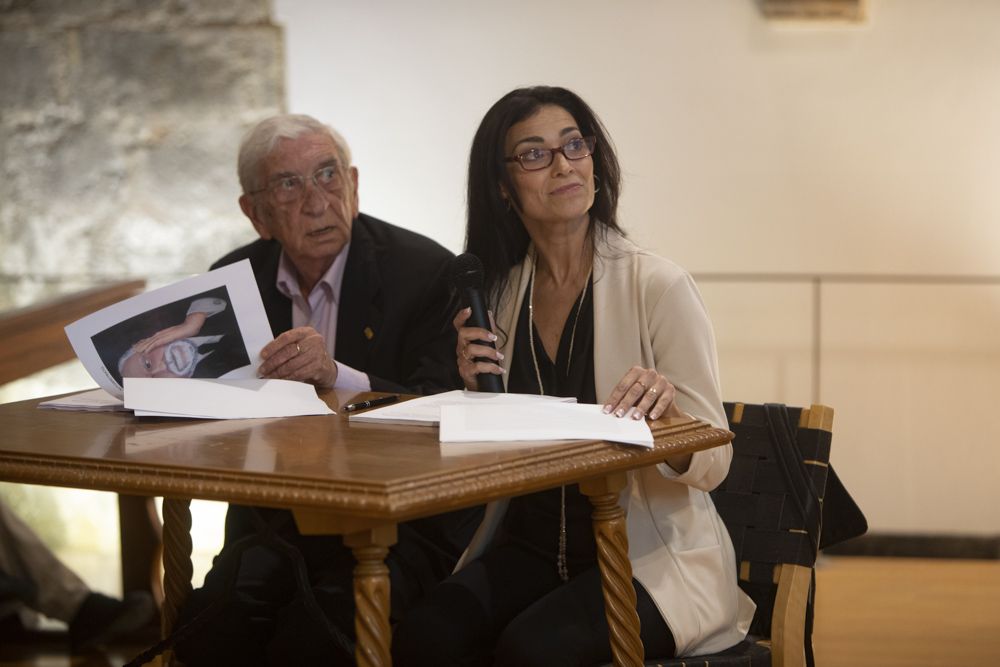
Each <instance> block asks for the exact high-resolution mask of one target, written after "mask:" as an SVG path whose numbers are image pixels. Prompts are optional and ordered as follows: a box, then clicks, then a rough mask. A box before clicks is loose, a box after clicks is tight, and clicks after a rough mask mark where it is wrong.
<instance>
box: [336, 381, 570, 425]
mask: <svg viewBox="0 0 1000 667" xmlns="http://www.w3.org/2000/svg"><path fill="white" fill-rule="evenodd" d="M552 402H557V403H575V402H576V399H575V398H560V397H558V396H537V395H535V394H493V393H489V392H480V391H464V390H462V389H457V390H455V391H449V392H445V393H443V394H434V395H433V396H423V397H421V398H414V399H412V400H409V401H403V402H401V403H393V404H392V405H387V406H385V407H384V408H376V409H375V410H367V411H365V412H359V413H357V414H352V415H351V416H350V418H349V419H350V421H352V422H361V423H370V424H408V425H415V426H437V425H438V423H440V421H441V406H443V405H507V406H515V405H538V404H547V403H552Z"/></svg>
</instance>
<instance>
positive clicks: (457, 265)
mask: <svg viewBox="0 0 1000 667" xmlns="http://www.w3.org/2000/svg"><path fill="white" fill-rule="evenodd" d="M450 273H451V284H452V285H453V286H454V287H455V289H458V290H462V289H467V288H470V287H471V288H479V289H482V287H483V279H484V276H483V263H482V262H481V261H480V260H479V258H478V257H476V256H475V255H473V254H472V253H471V252H466V253H462V254H461V255H459V256H458V257H456V258H455V259H453V260H451V270H450Z"/></svg>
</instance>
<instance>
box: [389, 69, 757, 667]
mask: <svg viewBox="0 0 1000 667" xmlns="http://www.w3.org/2000/svg"><path fill="white" fill-rule="evenodd" d="M619 189H620V174H619V167H618V162H617V158H616V157H615V154H614V152H613V150H612V146H611V142H610V141H609V140H608V138H607V136H606V134H605V131H604V129H603V127H602V125H601V123H600V121H599V120H598V119H597V117H596V116H595V115H594V113H593V111H591V109H590V108H589V107H588V106H587V104H586V103H585V102H583V100H581V99H580V98H579V97H577V96H576V95H575V94H573V93H572V92H570V91H568V90H565V89H562V88H549V87H537V88H527V89H519V90H515V91H513V92H511V93H509V94H507V95H506V96H504V97H503V98H502V99H500V100H499V101H498V102H497V103H496V104H494V105H493V107H492V108H491V109H490V110H489V111H488V112H487V114H486V117H485V118H484V119H483V121H482V124H481V125H480V127H479V130H478V131H477V133H476V136H475V139H474V140H473V145H472V153H471V156H470V160H469V192H468V202H469V218H468V220H469V222H468V227H467V241H468V243H467V245H468V248H467V249H468V251H469V252H471V253H473V254H475V255H478V256H479V257H480V259H482V261H483V265H484V273H485V283H486V291H487V295H488V300H489V302H490V305H491V307H492V308H493V310H494V311H495V313H496V327H495V328H496V330H497V333H498V336H494V335H493V334H490V333H489V332H487V331H485V330H483V329H478V328H473V327H465V326H464V324H465V321H466V320H467V319H468V317H469V311H468V309H466V310H464V311H460V312H459V313H458V315H457V316H456V318H455V326H456V328H458V347H457V350H456V353H457V359H458V367H459V371H460V373H461V375H462V378H463V380H464V381H465V385H466V387H467V388H469V389H474V388H475V386H476V375H477V374H478V373H495V374H501V375H502V376H504V377H505V379H506V385H507V390H508V391H511V392H521V393H542V394H552V395H560V396H575V397H576V398H577V400H578V401H580V402H585V403H596V402H597V401H598V399H601V400H602V401H603V404H604V410H605V412H607V413H611V412H614V414H615V415H617V416H618V417H623V418H631V419H641V418H643V417H644V416H647V415H648V416H649V417H650V418H651V419H657V418H659V417H661V416H672V415H682V414H684V413H685V412H686V413H689V414H691V415H693V416H695V417H698V418H700V419H703V420H706V421H709V422H711V423H713V424H715V425H717V426H725V423H726V422H725V416H724V413H723V410H722V401H721V398H720V394H719V385H718V379H717V364H716V358H715V347H714V339H713V334H712V330H711V326H710V324H709V321H708V318H707V315H706V313H705V309H704V306H703V304H702V302H701V299H700V296H699V294H698V292H697V289H696V288H695V286H694V283H693V282H692V280H691V278H690V276H689V275H688V274H687V273H686V272H684V271H683V270H682V269H681V268H679V267H678V266H676V265H675V264H673V263H671V262H669V261H667V260H665V259H661V258H659V257H656V256H653V255H651V254H649V253H646V252H644V251H642V250H640V249H639V248H637V247H636V246H635V245H633V244H632V243H630V242H629V241H628V240H626V239H625V238H624V236H623V233H622V231H621V228H620V227H619V226H618V221H617V216H616V213H617V210H616V209H617V202H618V193H619ZM487 338H489V339H490V340H495V341H496V344H497V349H496V350H494V349H492V348H490V347H487V346H485V345H481V344H478V343H477V341H480V340H485V339H487ZM477 358H479V360H477ZM482 358H486V359H487V360H483V359H482ZM731 457H732V449H731V447H729V446H725V447H718V448H715V449H710V450H707V451H703V452H698V453H695V454H693V455H690V454H689V455H683V456H675V457H672V458H669V459H667V462H666V463H665V464H660V465H657V466H650V467H648V468H643V469H641V470H638V471H636V472H634V473H631V474H630V479H629V486H628V488H627V489H626V490H625V491H624V492H623V494H622V497H621V499H620V502H621V504H622V505H623V506H624V507H625V508H626V511H627V516H628V519H627V521H628V534H629V557H630V560H631V561H632V569H633V574H634V580H633V583H634V585H635V588H636V594H637V598H638V611H639V617H640V621H641V627H642V630H641V638H642V641H643V644H644V646H645V649H646V653H647V655H649V656H651V657H652V656H656V657H668V656H674V655H693V654H703V653H710V652H714V651H719V650H722V649H725V648H727V647H729V646H731V645H733V644H736V643H738V642H739V641H740V640H742V639H743V637H744V635H745V634H746V630H747V628H748V627H749V623H750V619H751V617H752V615H753V603H752V602H751V601H750V599H749V598H747V597H746V596H745V595H744V594H743V593H742V592H741V591H740V590H739V588H738V586H737V583H736V572H735V568H734V566H733V563H734V555H733V548H732V544H731V543H730V540H729V535H728V533H727V532H726V528H725V526H724V525H723V523H722V521H721V519H720V518H719V516H718V514H717V513H716V511H715V507H714V506H713V504H712V501H711V498H710V497H709V495H708V491H710V490H711V489H712V488H714V487H715V486H716V485H718V484H719V483H720V482H721V481H722V480H723V479H724V477H725V475H726V473H727V471H728V469H729V462H730V459H731ZM503 509H504V507H503V505H496V506H494V508H492V509H491V510H490V511H488V513H487V518H486V519H484V522H483V525H482V526H480V529H479V531H478V532H477V533H476V536H475V538H474V539H473V542H472V544H471V545H470V547H469V551H468V552H467V554H466V556H465V557H464V558H463V561H462V563H463V564H464V567H461V569H459V571H458V572H457V573H456V574H454V575H452V577H450V578H449V579H448V580H446V581H445V582H444V583H442V584H441V585H440V586H439V587H438V588H437V589H436V590H435V591H434V592H433V593H432V594H431V595H430V596H429V598H428V599H427V600H426V601H424V603H422V604H421V605H419V606H418V607H417V608H416V609H414V610H413V611H412V612H411V613H410V614H409V615H408V616H407V617H405V618H404V619H403V621H402V623H401V624H400V625H399V627H398V628H397V630H396V635H395V638H394V645H393V651H394V656H395V658H396V660H397V664H399V665H402V666H403V667H406V666H408V665H432V664H433V665H479V664H496V665H518V666H524V665H536V664H537V665H547V666H552V665H589V664H601V663H603V662H606V661H608V660H610V658H611V648H610V643H609V641H608V632H607V624H606V621H605V618H604V604H603V599H602V596H601V587H600V586H601V584H600V575H599V571H598V568H597V559H596V548H595V544H594V538H593V534H592V531H591V524H590V514H591V507H590V504H589V501H588V500H587V499H586V497H584V496H583V495H581V494H580V492H579V490H578V489H577V487H576V486H572V487H565V488H563V489H555V490H552V491H547V492H542V493H535V494H531V495H528V496H523V497H519V498H514V499H512V500H510V501H509V503H508V504H507V506H506V508H505V509H506V511H505V512H504V511H503ZM490 518H493V519H494V521H493V522H492V525H491V521H490Z"/></svg>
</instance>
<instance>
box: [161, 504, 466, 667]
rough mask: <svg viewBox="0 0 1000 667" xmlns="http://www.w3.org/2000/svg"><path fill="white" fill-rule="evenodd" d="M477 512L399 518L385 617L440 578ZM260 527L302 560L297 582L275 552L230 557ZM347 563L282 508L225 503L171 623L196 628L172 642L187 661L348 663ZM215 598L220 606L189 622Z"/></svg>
mask: <svg viewBox="0 0 1000 667" xmlns="http://www.w3.org/2000/svg"><path fill="white" fill-rule="evenodd" d="M481 517H482V507H476V508H470V509H468V510H459V511H455V512H449V513H446V514H441V515H437V516H434V517H429V518H427V519H420V520H416V521H408V522H404V523H401V524H399V525H398V527H397V529H398V541H397V543H396V544H395V545H393V546H392V547H391V548H390V549H389V555H388V556H387V557H386V565H387V566H388V568H389V578H390V594H391V603H390V605H391V606H390V611H391V619H390V620H392V621H395V620H397V618H398V615H399V614H402V613H404V612H405V611H406V610H407V609H409V608H410V607H411V606H412V605H413V604H414V603H415V602H416V601H417V600H418V599H420V598H421V597H422V596H424V595H425V594H427V593H428V592H429V591H431V590H433V588H434V586H435V585H436V584H437V583H439V582H440V581H442V580H443V579H445V578H446V577H447V576H448V575H449V573H450V572H451V570H452V569H453V568H454V565H455V563H456V562H457V560H458V557H459V555H460V554H461V552H462V550H463V549H464V547H465V545H466V544H467V543H468V541H469V539H471V537H472V533H473V532H474V531H475V528H476V526H478V525H479V521H480V519H481ZM265 524H266V525H268V526H269V527H270V530H271V531H273V533H274V534H275V535H277V536H278V537H280V538H281V539H282V541H283V542H284V544H285V545H286V546H287V548H288V549H291V550H293V551H294V552H295V553H296V554H297V559H298V560H301V563H302V567H303V569H304V571H305V579H306V582H305V583H304V584H302V583H301V582H300V579H301V577H297V576H296V568H295V567H294V564H293V562H292V561H291V560H290V559H289V558H288V557H287V556H284V555H283V554H282V551H281V550H280V549H275V548H271V547H268V546H266V545H261V546H253V547H251V548H249V549H247V550H246V551H245V552H242V554H241V556H240V557H239V558H232V557H230V556H229V554H231V553H232V550H231V547H234V546H235V545H238V544H240V543H241V542H242V541H243V540H244V538H246V537H247V536H250V535H253V534H254V533H256V532H257V531H258V530H260V529H261V526H263V525H265ZM354 565H355V561H354V556H353V554H352V553H351V551H350V549H348V548H347V547H346V546H345V545H344V544H343V541H342V540H341V538H340V537H325V536H323V537H321V536H303V535H300V534H299V533H298V531H297V530H296V529H295V526H294V521H293V520H292V517H291V513H290V512H286V511H283V510H269V509H263V508H249V507H241V506H236V505H233V506H231V507H230V511H229V514H228V515H227V518H226V545H225V547H224V548H223V550H222V552H221V553H220V554H219V556H217V557H216V560H215V563H214V564H213V567H212V569H211V570H210V571H209V573H208V574H207V575H206V577H205V584H204V586H202V588H199V589H197V590H195V591H194V592H193V593H192V595H191V596H190V598H189V599H188V601H187V603H186V604H185V606H184V608H183V609H182V610H181V614H180V619H179V625H184V624H186V623H190V622H191V621H194V623H192V626H195V627H197V626H200V627H197V632H195V633H193V634H191V635H190V636H188V637H185V638H184V639H183V640H182V641H179V642H178V643H177V655H178V656H179V657H180V658H181V659H182V661H183V662H184V663H185V664H187V665H189V667H209V666H211V667H221V666H227V665H234V666H235V665H240V667H251V666H253V665H312V664H325V665H334V666H337V665H353V664H354V656H353V653H354V639H355V638H354V586H353V573H354ZM222 599H224V600H226V602H225V607H224V609H223V610H222V611H221V613H215V614H213V615H211V617H210V620H209V621H208V622H207V623H202V622H201V621H200V620H195V619H199V618H203V617H204V616H205V612H206V610H209V612H207V613H211V607H212V606H213V605H218V603H217V602H216V601H218V600H222ZM200 615H201V616H200Z"/></svg>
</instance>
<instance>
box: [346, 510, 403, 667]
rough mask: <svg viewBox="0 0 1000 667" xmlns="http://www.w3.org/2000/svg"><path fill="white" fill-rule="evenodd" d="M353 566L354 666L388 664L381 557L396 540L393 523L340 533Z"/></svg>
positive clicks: (386, 582) (384, 569)
mask: <svg viewBox="0 0 1000 667" xmlns="http://www.w3.org/2000/svg"><path fill="white" fill-rule="evenodd" d="M344 543H345V544H346V545H347V546H349V547H351V550H352V551H353V552H354V558H355V559H356V560H357V565H355V566H354V604H355V612H354V630H355V632H356V633H357V638H358V640H357V645H356V647H355V649H354V657H355V659H356V660H357V663H358V667H390V665H392V658H391V656H390V655H389V647H390V645H391V643H392V629H391V628H390V627H389V568H388V567H386V565H385V557H386V555H387V554H388V553H389V547H390V546H391V545H393V544H395V543H396V526H395V525H394V524H390V525H385V526H378V527H376V528H372V529H370V530H365V531H362V532H358V533H351V534H349V535H345V536H344Z"/></svg>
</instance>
